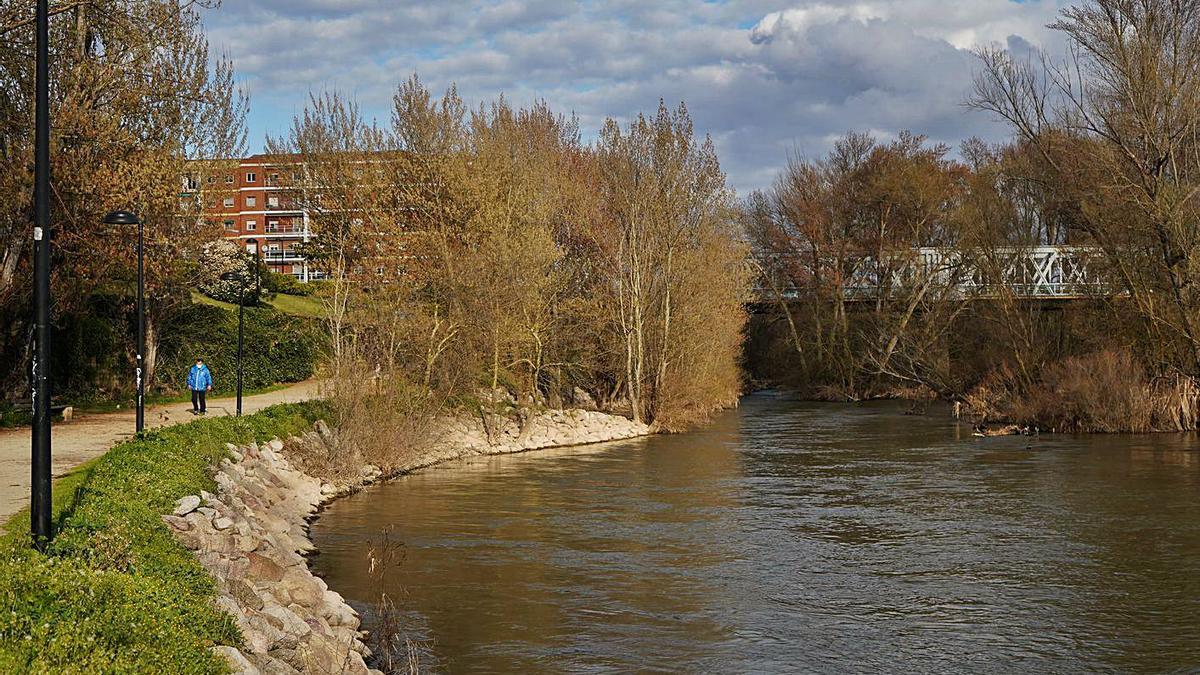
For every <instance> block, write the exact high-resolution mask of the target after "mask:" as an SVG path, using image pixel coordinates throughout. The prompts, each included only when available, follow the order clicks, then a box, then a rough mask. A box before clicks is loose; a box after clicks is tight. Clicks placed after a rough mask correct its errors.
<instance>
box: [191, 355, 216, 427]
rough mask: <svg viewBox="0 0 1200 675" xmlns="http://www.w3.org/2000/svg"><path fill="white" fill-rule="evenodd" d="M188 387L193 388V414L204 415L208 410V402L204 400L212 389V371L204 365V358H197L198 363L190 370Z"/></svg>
mask: <svg viewBox="0 0 1200 675" xmlns="http://www.w3.org/2000/svg"><path fill="white" fill-rule="evenodd" d="M187 383H188V389H191V390H192V414H193V415H203V414H204V413H206V412H208V405H207V402H206V401H205V400H204V399H205V396H206V395H207V394H208V392H210V391H212V373H210V372H209V371H208V366H206V365H204V359H196V365H194V366H192V369H191V370H189V371H188V380H187Z"/></svg>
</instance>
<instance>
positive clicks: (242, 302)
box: [221, 272, 246, 417]
mask: <svg viewBox="0 0 1200 675" xmlns="http://www.w3.org/2000/svg"><path fill="white" fill-rule="evenodd" d="M221 279H222V280H224V281H236V282H238V346H237V416H238V417H241V416H242V344H243V339H244V335H245V327H246V321H245V313H246V275H244V274H238V273H237V272H226V273H224V274H222V275H221Z"/></svg>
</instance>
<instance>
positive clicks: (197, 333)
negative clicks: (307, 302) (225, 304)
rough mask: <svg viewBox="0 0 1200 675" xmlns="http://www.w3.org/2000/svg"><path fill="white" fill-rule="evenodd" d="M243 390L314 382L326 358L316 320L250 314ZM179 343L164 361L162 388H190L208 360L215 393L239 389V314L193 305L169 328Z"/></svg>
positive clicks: (169, 349)
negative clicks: (191, 377) (198, 362)
mask: <svg viewBox="0 0 1200 675" xmlns="http://www.w3.org/2000/svg"><path fill="white" fill-rule="evenodd" d="M245 321H246V326H245V345H244V348H243V352H244V353H243V355H242V369H243V374H244V375H243V386H244V387H246V388H260V387H266V386H270V385H272V384H276V383H279V382H300V381H302V380H305V379H308V378H309V377H312V375H313V372H314V370H315V368H316V361H317V359H318V358H319V356H320V354H321V349H322V339H321V334H322V333H321V330H320V326H319V325H318V324H317V322H315V321H313V320H311V319H305V318H302V317H295V316H291V315H287V314H283V313H280V312H277V311H274V310H270V309H265V308H262V309H259V308H253V309H251V308H247V309H246V310H245ZM169 330H170V334H171V335H172V336H173V338H174V339H173V340H172V341H171V343H170V344H169V345H167V344H165V345H164V346H163V351H162V353H161V354H160V355H159V359H158V366H157V367H158V370H157V372H158V374H159V375H158V378H157V386H158V388H159V389H162V390H166V391H176V390H179V389H181V388H182V387H183V386H184V381H185V378H186V377H187V371H188V368H190V367H191V364H192V363H193V362H194V361H195V359H197V358H202V359H204V361H205V363H207V364H208V367H209V369H210V370H212V374H213V391H214V392H217V393H221V392H225V393H228V392H231V391H233V390H234V388H235V387H236V385H237V338H238V318H237V312H230V311H228V310H225V309H223V308H220V307H213V306H211V305H200V304H197V305H193V306H191V307H190V308H188V309H187V310H186V311H184V312H183V313H182V314H181V315H180V316H179V318H178V319H177V320H176V321H175V322H174V323H172V325H171V326H170V328H169Z"/></svg>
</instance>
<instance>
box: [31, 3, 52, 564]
mask: <svg viewBox="0 0 1200 675" xmlns="http://www.w3.org/2000/svg"><path fill="white" fill-rule="evenodd" d="M48 5H49V2H48V0H38V3H37V14H36V18H35V23H36V33H37V38H36V41H37V44H36V48H35V59H34V60H35V66H34V71H35V83H34V107H35V112H34V139H33V144H34V190H33V194H34V198H33V210H34V222H33V278H34V282H33V323H34V332H33V339H34V346H33V361H32V362H31V364H30V365H31V369H30V380H31V382H30V385H31V387H30V389H31V391H30V394H31V396H32V399H33V401H32V403H33V425H32V429H33V433H32V438H31V442H30V455H31V457H30V478H31V480H30V490H29V520H30V532H31V534H32V535H33V543H34V546H36V547H38V548H39V549H40V548H42V547H44V546H45V545H46V544H47V543H48V542H49V541H50V538H51V536H52V535H53V533H52V532H51V531H50V528H51V524H50V509H51V501H50V454H51V453H50V438H51V437H50V396H51V393H52V392H51V390H50V232H51V229H50V46H49V45H50V36H49V34H50V12H49V7H48Z"/></svg>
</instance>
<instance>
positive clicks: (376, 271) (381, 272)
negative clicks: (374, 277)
mask: <svg viewBox="0 0 1200 675" xmlns="http://www.w3.org/2000/svg"><path fill="white" fill-rule="evenodd" d="M383 273H384V269H383V267H376V268H375V274H378V275H379V276H383Z"/></svg>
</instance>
